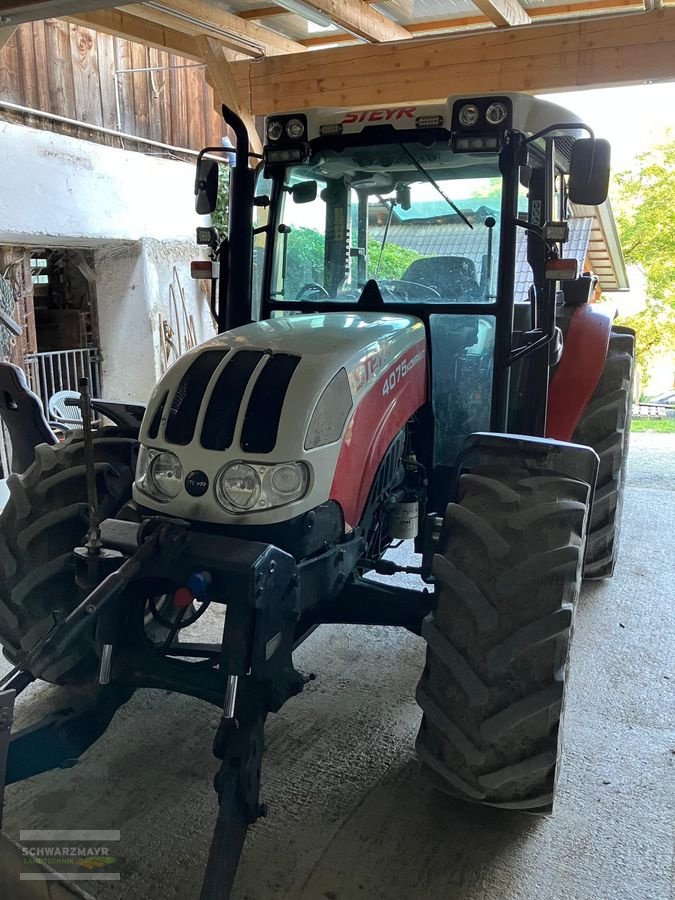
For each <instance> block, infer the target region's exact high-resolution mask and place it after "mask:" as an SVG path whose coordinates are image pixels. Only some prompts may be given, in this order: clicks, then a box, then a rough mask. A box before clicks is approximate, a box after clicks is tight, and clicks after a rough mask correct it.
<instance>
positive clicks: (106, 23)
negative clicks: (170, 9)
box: [68, 9, 201, 60]
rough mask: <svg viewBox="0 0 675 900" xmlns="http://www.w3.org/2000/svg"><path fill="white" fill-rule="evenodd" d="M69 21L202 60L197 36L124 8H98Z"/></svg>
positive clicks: (75, 16) (77, 15) (71, 17)
mask: <svg viewBox="0 0 675 900" xmlns="http://www.w3.org/2000/svg"><path fill="white" fill-rule="evenodd" d="M68 21H70V22H74V23H75V24H77V25H84V26H85V28H93V29H94V30H95V31H101V32H103V33H104V34H110V35H112V36H113V37H119V38H124V39H125V40H129V41H139V42H140V43H142V44H147V45H148V46H149V47H155V48H156V49H158V50H169V51H170V52H171V53H176V54H177V55H178V56H185V57H186V58H187V59H195V60H201V56H200V55H199V51H198V50H197V46H196V44H195V41H194V38H193V37H192V36H191V35H189V34H185V33H184V32H182V31H177V30H176V29H174V28H166V27H165V26H162V25H158V24H156V23H155V22H150V21H149V20H147V19H144V18H141V17H140V16H134V15H131V13H129V12H125V11H124V10H122V9H98V10H93V11H90V12H84V13H78V14H76V15H70V16H68Z"/></svg>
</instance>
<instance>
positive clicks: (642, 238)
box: [615, 133, 675, 367]
mask: <svg viewBox="0 0 675 900" xmlns="http://www.w3.org/2000/svg"><path fill="white" fill-rule="evenodd" d="M616 185H617V196H616V200H615V203H616V209H617V223H618V226H619V232H620V235H621V244H622V246H623V252H624V255H625V258H626V262H627V263H629V264H631V265H638V266H639V267H640V268H641V269H642V270H643V272H644V273H645V275H646V278H647V304H646V306H645V308H644V309H643V310H641V311H640V312H639V313H637V314H636V315H634V316H629V317H626V318H623V319H622V320H621V324H624V325H628V326H629V327H631V328H634V329H635V331H636V332H637V359H638V362H639V363H640V364H641V365H642V366H643V367H645V366H648V365H649V361H650V359H651V358H652V357H653V355H654V354H655V353H656V352H658V351H661V350H670V351H675V142H674V141H673V139H672V136H671V134H670V133H667V137H666V141H665V142H664V143H661V144H658V145H657V146H655V147H652V148H651V149H650V150H649V151H648V152H646V153H643V154H641V155H640V156H638V157H637V159H636V161H635V166H634V167H633V169H631V170H630V171H627V172H622V173H620V174H619V175H618V176H617V178H616Z"/></svg>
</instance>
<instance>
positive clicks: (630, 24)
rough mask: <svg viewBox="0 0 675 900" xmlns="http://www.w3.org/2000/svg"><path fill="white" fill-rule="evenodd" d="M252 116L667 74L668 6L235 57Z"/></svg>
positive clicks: (672, 14)
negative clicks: (307, 53) (250, 59)
mask: <svg viewBox="0 0 675 900" xmlns="http://www.w3.org/2000/svg"><path fill="white" fill-rule="evenodd" d="M233 71H234V74H235V77H236V78H237V79H238V80H239V81H240V82H241V84H242V85H243V88H244V90H246V91H247V92H249V95H250V96H251V107H252V109H251V111H252V113H253V114H254V115H259V114H260V115H262V114H265V113H271V112H278V111H282V110H293V109H303V108H308V107H313V106H323V107H345V106H348V107H359V106H364V107H365V106H373V105H376V104H377V105H383V106H386V105H391V104H400V103H411V102H421V101H425V100H439V99H442V98H444V97H446V96H448V94H450V93H453V94H461V93H471V94H476V93H487V92H489V91H529V92H534V91H537V92H544V91H565V90H574V89H575V88H582V87H584V88H585V87H607V86H612V85H620V84H639V83H643V82H645V81H649V80H654V81H660V80H662V81H666V80H672V79H675V8H673V7H665V8H663V9H660V10H656V11H654V12H651V13H644V12H640V13H632V14H626V15H617V16H599V17H587V18H584V19H581V20H576V21H568V20H563V21H560V22H557V23H555V24H551V23H546V24H538V23H537V24H532V25H527V26H517V27H515V28H508V29H491V30H489V31H480V32H469V33H467V34H460V35H452V36H447V37H445V36H444V37H442V38H434V39H428V40H426V39H425V40H417V41H413V42H410V41H407V42H396V43H393V44H383V45H381V46H378V47H373V46H364V45H358V46H349V47H335V48H332V49H330V50H319V51H315V52H314V53H313V54H312V57H311V66H308V65H307V59H306V58H305V57H300V56H298V55H296V54H293V55H290V56H282V57H274V58H270V59H265V60H259V61H256V62H255V63H247V62H240V63H236V64H234V66H233Z"/></svg>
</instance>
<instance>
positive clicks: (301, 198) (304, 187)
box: [291, 181, 318, 203]
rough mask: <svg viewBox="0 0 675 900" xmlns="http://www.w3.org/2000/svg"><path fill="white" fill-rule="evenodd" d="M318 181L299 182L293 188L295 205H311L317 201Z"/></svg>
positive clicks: (292, 193) (292, 195)
mask: <svg viewBox="0 0 675 900" xmlns="http://www.w3.org/2000/svg"><path fill="white" fill-rule="evenodd" d="M317 190H318V188H317V184H316V181H299V182H298V183H297V184H294V185H293V187H292V188H291V197H292V198H293V203H311V202H312V201H313V200H316V192H317Z"/></svg>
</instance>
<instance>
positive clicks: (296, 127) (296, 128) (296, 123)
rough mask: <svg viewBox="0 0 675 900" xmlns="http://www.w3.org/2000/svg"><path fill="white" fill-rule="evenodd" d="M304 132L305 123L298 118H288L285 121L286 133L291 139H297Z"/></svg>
mask: <svg viewBox="0 0 675 900" xmlns="http://www.w3.org/2000/svg"><path fill="white" fill-rule="evenodd" d="M304 133H305V123H304V122H302V121H301V120H300V119H289V120H288V122H287V123H286V134H287V135H288V137H289V138H290V139H291V140H293V141H299V140H300V138H301V137H302V136H303V135H304Z"/></svg>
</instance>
